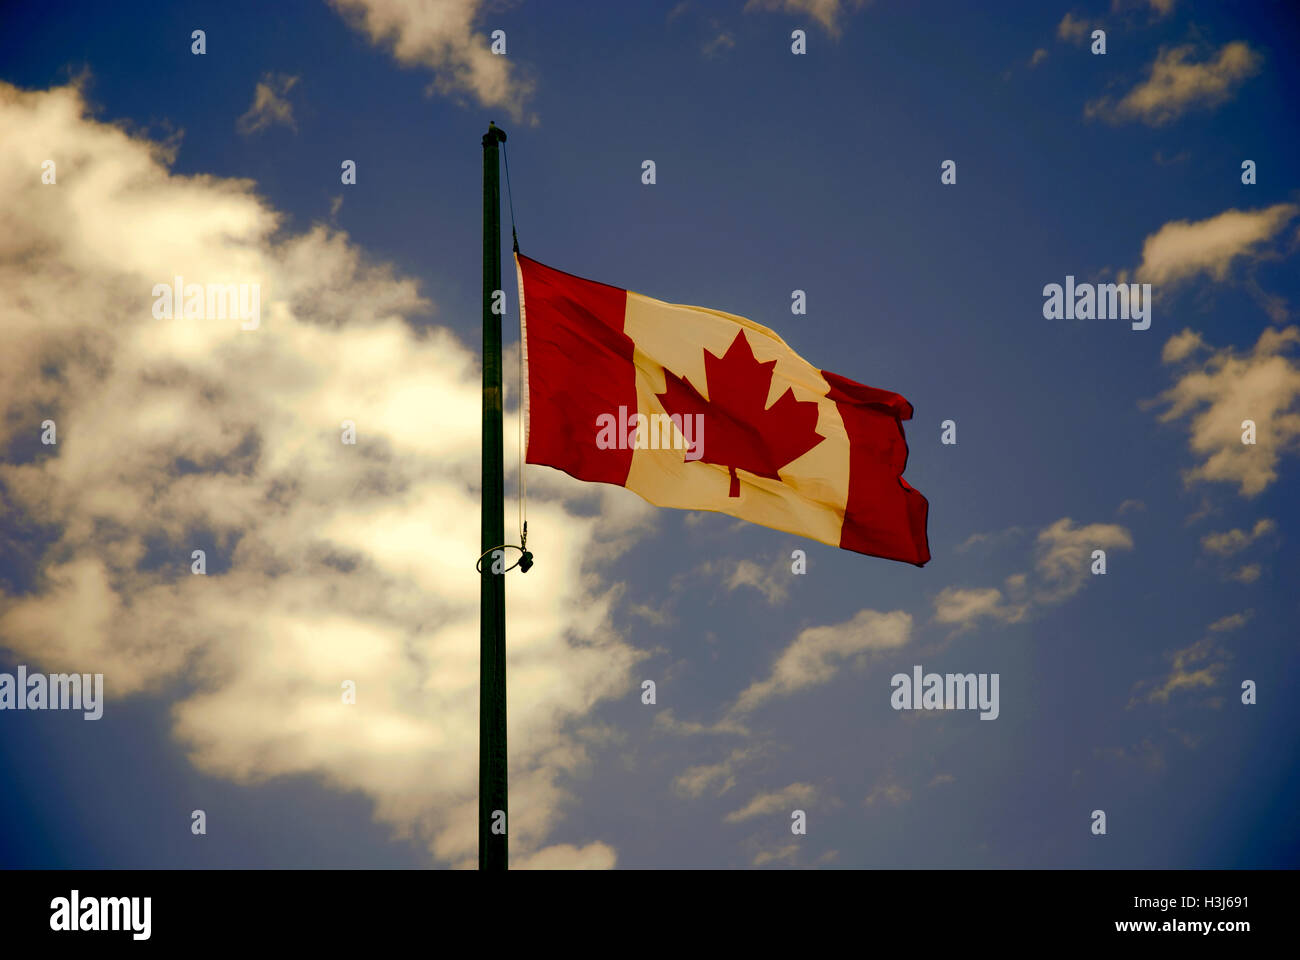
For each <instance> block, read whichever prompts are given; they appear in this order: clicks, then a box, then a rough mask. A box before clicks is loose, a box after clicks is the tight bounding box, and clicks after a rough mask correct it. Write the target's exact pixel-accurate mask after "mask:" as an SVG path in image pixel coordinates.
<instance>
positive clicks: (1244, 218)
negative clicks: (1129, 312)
mask: <svg viewBox="0 0 1300 960" xmlns="http://www.w3.org/2000/svg"><path fill="white" fill-rule="evenodd" d="M1297 213H1300V206H1297V205H1296V204H1293V203H1278V204H1274V205H1273V206H1271V207H1264V208H1262V209H1259V210H1225V211H1224V212H1223V213H1220V214H1216V215H1215V216H1213V217H1209V218H1207V219H1205V220H1197V221H1195V222H1193V221H1190V220H1171V221H1170V222H1169V223H1166V224H1165V225H1164V226H1162V227H1161V228H1160V229H1159V230H1157V231H1156V232H1155V233H1153V234H1150V235H1149V236H1148V237H1147V238H1146V240H1145V241H1144V242H1143V244H1142V263H1141V265H1140V266H1139V267H1138V268H1137V271H1136V272H1137V279H1138V280H1140V281H1142V282H1144V283H1152V284H1168V283H1175V282H1178V281H1181V280H1188V279H1191V278H1194V277H1196V276H1198V275H1200V274H1205V275H1207V276H1209V277H1210V278H1211V279H1213V280H1216V281H1218V282H1223V281H1225V280H1227V279H1228V273H1229V269H1230V267H1231V266H1232V265H1233V264H1234V263H1235V262H1238V261H1242V260H1251V259H1254V258H1257V257H1259V256H1260V255H1261V253H1262V251H1261V247H1262V246H1263V244H1265V243H1267V242H1268V241H1269V240H1271V239H1273V237H1275V236H1277V234H1278V233H1280V232H1281V231H1282V229H1283V228H1284V227H1285V226H1286V225H1287V223H1288V222H1290V220H1291V219H1292V218H1293V217H1294V216H1295V215H1296V214H1297ZM1179 336H1180V337H1183V338H1184V339H1182V340H1175V341H1171V342H1172V343H1174V346H1172V347H1171V346H1169V344H1166V350H1171V351H1172V356H1170V357H1169V358H1168V359H1167V360H1166V362H1167V363H1168V362H1174V361H1177V360H1180V359H1182V358H1183V357H1184V356H1186V355H1187V353H1189V352H1190V351H1191V348H1193V347H1195V346H1199V345H1200V340H1199V335H1197V334H1193V333H1191V331H1184V332H1183V333H1182V334H1180V335H1179ZM1189 336H1190V337H1191V338H1193V339H1187V338H1188V337H1189ZM1180 351H1182V352H1180Z"/></svg>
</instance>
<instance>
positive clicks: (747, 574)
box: [727, 557, 791, 605]
mask: <svg viewBox="0 0 1300 960" xmlns="http://www.w3.org/2000/svg"><path fill="white" fill-rule="evenodd" d="M790 577H791V572H790V567H789V566H788V565H787V561H786V560H785V559H784V558H781V557H778V558H777V559H776V562H775V563H774V564H771V565H769V566H768V567H767V568H764V567H760V566H759V565H758V564H757V563H755V562H754V561H753V560H739V561H737V562H736V566H735V568H734V569H733V570H732V571H731V576H729V577H728V578H727V589H728V590H735V589H736V588H738V587H752V588H753V589H755V590H757V591H758V592H759V593H761V594H762V595H763V596H764V597H765V598H767V602H768V603H770V604H773V605H775V604H778V603H781V602H782V601H783V600H785V599H786V597H788V596H789V594H790Z"/></svg>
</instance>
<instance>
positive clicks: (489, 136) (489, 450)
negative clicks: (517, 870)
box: [478, 123, 509, 870]
mask: <svg viewBox="0 0 1300 960" xmlns="http://www.w3.org/2000/svg"><path fill="white" fill-rule="evenodd" d="M505 139H506V135H505V132H504V131H503V130H501V128H500V127H498V126H497V125H496V124H495V123H489V124H488V131H487V133H485V134H484V135H483V505H482V511H483V512H482V536H481V539H480V545H481V546H480V549H481V550H482V551H483V553H484V554H485V556H482V557H481V562H480V564H479V567H480V568H481V573H480V578H479V696H478V868H479V869H480V870H505V869H507V866H508V864H509V851H508V846H507V842H506V837H507V830H506V828H507V824H508V820H507V816H508V814H509V808H508V805H507V802H506V797H507V785H506V578H505V574H504V573H500V572H497V573H494V572H493V569H494V567H495V569H496V570H497V571H500V570H501V569H502V567H501V565H500V564H495V563H493V561H494V560H495V559H496V558H494V557H493V556H491V554H490V553H489V551H491V550H494V549H496V548H498V547H500V546H501V545H502V544H504V543H505V482H504V455H503V451H502V426H501V315H500V314H495V313H493V312H492V304H493V300H494V296H493V292H494V291H496V290H500V289H502V288H501V181H500V174H499V170H498V166H497V163H498V160H497V158H498V153H499V150H498V145H499V144H500V143H503V142H504V141H505ZM503 556H504V551H503Z"/></svg>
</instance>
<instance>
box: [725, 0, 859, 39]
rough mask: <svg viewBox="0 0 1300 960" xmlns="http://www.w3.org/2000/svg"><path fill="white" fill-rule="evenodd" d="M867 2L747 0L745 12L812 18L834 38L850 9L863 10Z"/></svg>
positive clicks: (852, 0) (846, 0) (848, 0)
mask: <svg viewBox="0 0 1300 960" xmlns="http://www.w3.org/2000/svg"><path fill="white" fill-rule="evenodd" d="M866 3H867V0H747V2H746V4H745V12H746V13H753V12H755V11H758V10H765V11H770V12H780V13H788V14H791V15H794V16H806V17H811V18H812V19H813V20H814V21H815V22H816V23H818V24H820V25H821V27H822V29H823V30H825V31H826V32H827V33H828V34H830V35H831V36H832V37H838V36H839V35H840V31H841V24H840V18H841V16H842V15H843V14H844V13H845V12H847V11H848V10H849V9H850V8H852V9H854V10H861V9H862V8H863V7H864V6H866Z"/></svg>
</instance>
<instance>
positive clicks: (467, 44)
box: [330, 0, 533, 120]
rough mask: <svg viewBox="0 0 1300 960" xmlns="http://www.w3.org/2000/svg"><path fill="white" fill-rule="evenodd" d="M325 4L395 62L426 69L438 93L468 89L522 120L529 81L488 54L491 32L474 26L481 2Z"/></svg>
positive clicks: (504, 59)
mask: <svg viewBox="0 0 1300 960" xmlns="http://www.w3.org/2000/svg"><path fill="white" fill-rule="evenodd" d="M330 2H331V3H332V4H333V5H334V6H335V7H336V8H337V9H338V10H339V12H340V13H342V14H343V15H344V18H345V19H346V20H347V21H348V22H349V23H350V24H351V25H352V26H353V27H354V28H355V29H357V30H359V31H361V32H363V33H365V34H366V35H367V36H368V37H369V38H370V41H371V42H372V43H374V44H376V45H379V46H389V47H391V48H392V52H393V56H394V58H396V60H397V62H398V63H400V64H402V65H404V66H423V67H428V68H429V69H430V70H432V71H433V72H434V87H435V88H436V89H437V90H438V92H439V93H442V94H449V93H468V94H470V95H471V96H473V97H474V99H476V100H477V101H478V102H479V103H480V104H482V105H483V106H485V107H497V106H499V107H502V108H504V109H505V110H506V111H508V112H509V114H510V115H511V116H512V117H513V118H514V119H516V120H519V119H522V117H523V107H524V104H525V103H526V102H527V101H528V99H529V98H530V97H531V96H532V93H533V84H532V82H531V81H528V80H524V79H521V78H520V76H519V74H518V71H517V70H516V69H515V68H514V67H513V66H512V64H511V58H510V57H509V56H498V55H496V54H494V53H492V52H491V49H490V45H489V40H488V34H489V33H490V32H491V30H490V29H480V28H479V27H477V26H476V24H477V21H479V20H480V18H481V14H482V12H483V10H484V9H485V8H486V7H487V4H485V3H484V2H483V0H436V2H435V0H330ZM507 41H509V37H507ZM508 50H509V48H508V47H507V51H508Z"/></svg>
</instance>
